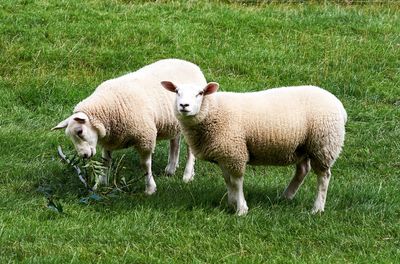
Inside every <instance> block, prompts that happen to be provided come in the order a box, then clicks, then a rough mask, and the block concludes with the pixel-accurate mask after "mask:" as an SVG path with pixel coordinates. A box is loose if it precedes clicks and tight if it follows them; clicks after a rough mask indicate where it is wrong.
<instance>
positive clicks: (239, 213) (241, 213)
mask: <svg viewBox="0 0 400 264" xmlns="http://www.w3.org/2000/svg"><path fill="white" fill-rule="evenodd" d="M248 211H249V208H248V207H247V206H243V207H242V208H240V209H238V210H237V211H236V215H237V216H244V215H246V214H247V212H248Z"/></svg>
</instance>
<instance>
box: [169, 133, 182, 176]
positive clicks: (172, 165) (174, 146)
mask: <svg viewBox="0 0 400 264" xmlns="http://www.w3.org/2000/svg"><path fill="white" fill-rule="evenodd" d="M180 140H181V137H180V135H178V136H176V137H175V138H173V139H171V140H170V142H169V155H168V165H167V167H166V168H165V173H166V174H167V175H174V174H175V171H176V169H177V168H178V165H179V142H180Z"/></svg>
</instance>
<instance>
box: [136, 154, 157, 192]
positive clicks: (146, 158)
mask: <svg viewBox="0 0 400 264" xmlns="http://www.w3.org/2000/svg"><path fill="white" fill-rule="evenodd" d="M140 164H141V165H142V167H143V169H144V170H145V172H146V190H145V191H144V192H145V194H147V195H152V194H153V193H155V191H156V190H157V186H156V182H155V181H154V178H153V173H152V171H151V151H150V152H145V153H141V154H140Z"/></svg>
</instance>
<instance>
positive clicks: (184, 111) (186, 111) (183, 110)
mask: <svg viewBox="0 0 400 264" xmlns="http://www.w3.org/2000/svg"><path fill="white" fill-rule="evenodd" d="M179 112H181V113H184V114H185V113H189V112H190V111H189V110H186V109H181V110H179Z"/></svg>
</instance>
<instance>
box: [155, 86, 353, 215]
mask: <svg viewBox="0 0 400 264" xmlns="http://www.w3.org/2000/svg"><path fill="white" fill-rule="evenodd" d="M162 85H163V86H164V87H165V88H166V89H167V90H169V91H172V92H175V93H176V94H177V95H176V107H175V110H176V111H175V114H176V116H177V118H178V120H179V122H180V124H181V127H182V133H183V135H184V136H185V139H186V141H187V143H188V144H189V147H190V148H191V150H192V151H193V153H194V155H195V156H196V158H200V159H203V160H207V161H211V162H215V163H217V164H218V165H219V167H220V168H221V170H222V172H223V175H224V179H225V182H226V185H227V189H228V202H229V203H230V204H231V205H233V206H236V212H237V214H238V215H244V214H246V213H247V211H248V207H247V204H246V200H245V199H244V195H243V174H244V171H245V167H246V164H247V163H248V164H252V165H280V166H285V165H290V164H296V173H295V175H294V177H293V179H292V180H291V182H290V183H289V185H288V187H287V188H286V190H285V191H284V193H283V196H284V197H286V198H288V199H292V198H293V197H294V195H295V194H296V191H297V190H298V188H299V186H300V185H301V184H302V182H303V180H304V177H305V176H306V174H307V173H308V172H309V170H310V168H313V170H314V172H315V173H316V174H317V176H318V192H317V197H316V200H315V203H314V207H313V209H312V213H317V212H322V211H324V206H325V200H326V194H327V190H328V185H329V179H330V176H331V172H330V168H331V167H332V165H333V163H334V162H335V160H336V159H337V157H338V156H339V153H340V151H341V149H342V145H343V141H344V135H345V127H344V126H345V123H346V119H347V114H346V111H345V109H344V108H343V105H342V103H341V102H340V101H339V100H338V99H337V98H336V97H335V96H334V95H332V94H331V93H329V92H327V91H325V90H323V89H321V88H319V87H314V86H299V87H286V88H276V89H270V90H265V91H261V92H252V93H229V92H219V93H214V92H216V91H217V89H218V87H219V85H218V84H217V83H209V84H208V85H207V86H201V85H198V84H190V85H188V84H185V85H179V84H178V85H175V84H174V83H173V82H170V81H164V82H162Z"/></svg>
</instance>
